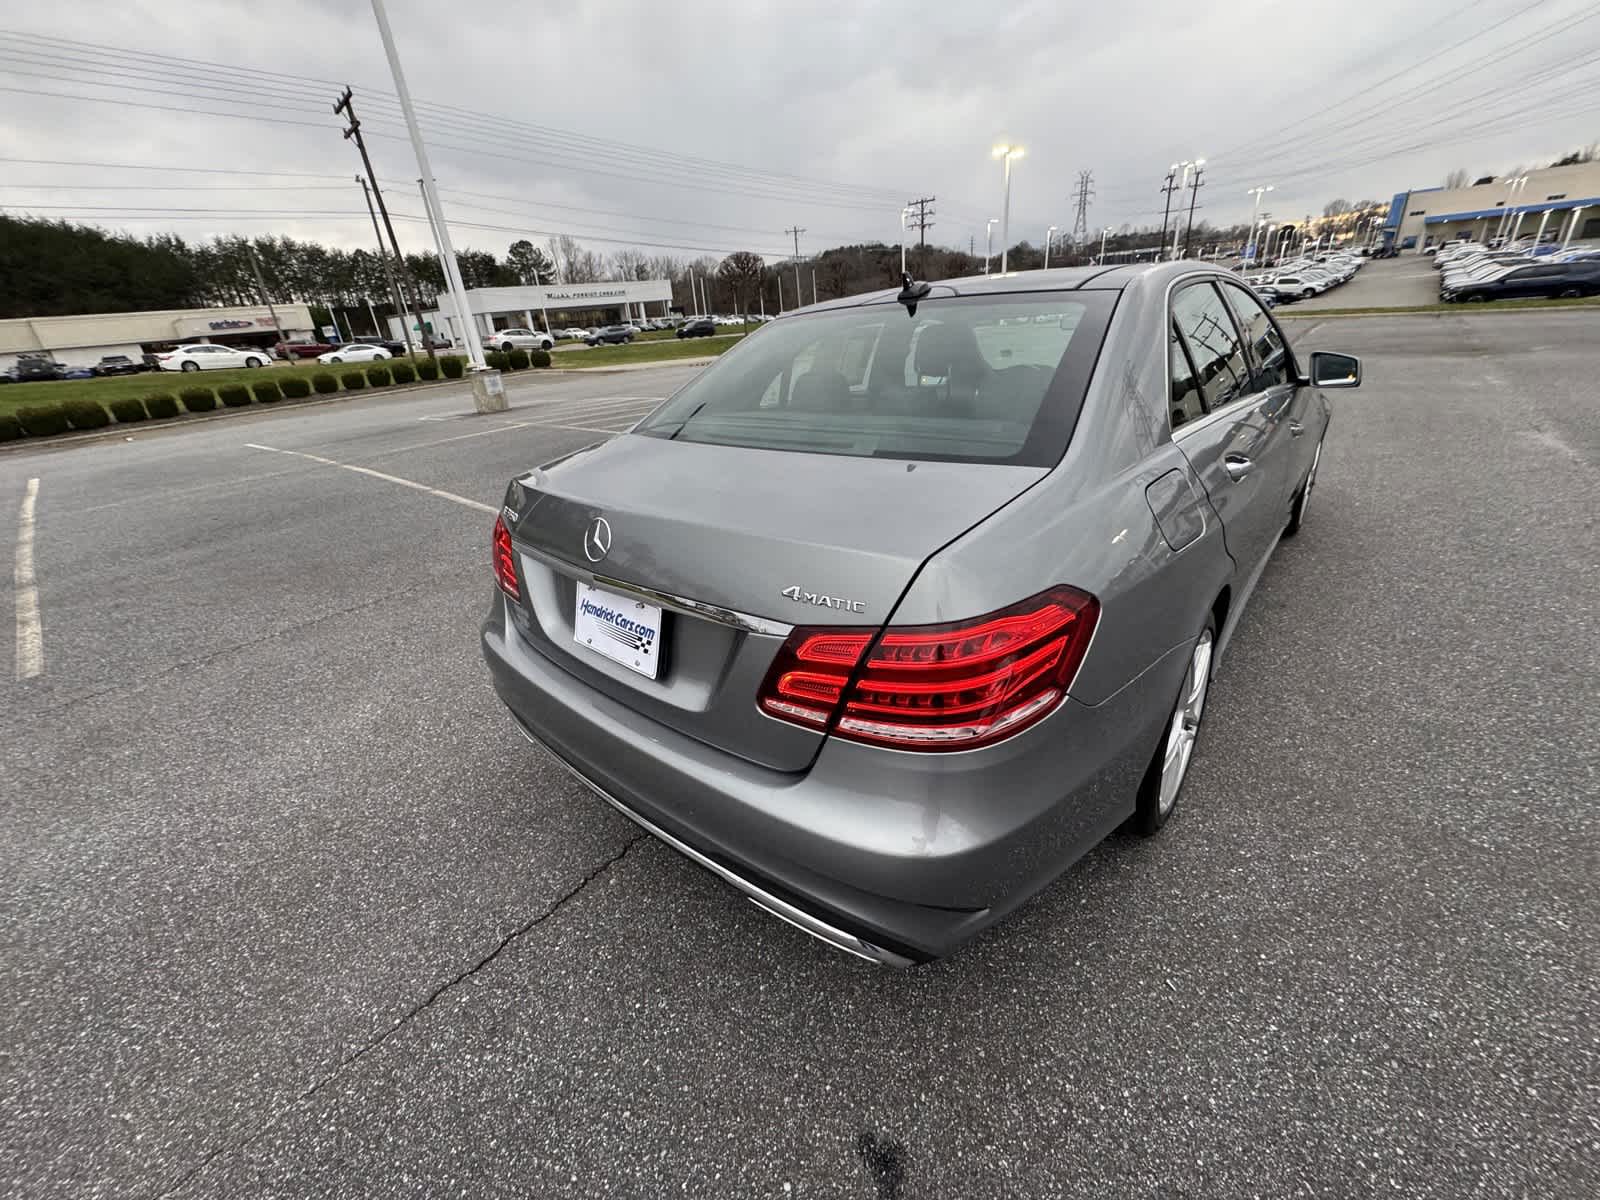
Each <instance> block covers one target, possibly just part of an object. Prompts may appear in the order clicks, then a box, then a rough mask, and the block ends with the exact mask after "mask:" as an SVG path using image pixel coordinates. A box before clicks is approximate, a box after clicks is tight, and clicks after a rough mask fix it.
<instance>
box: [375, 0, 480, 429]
mask: <svg viewBox="0 0 1600 1200" xmlns="http://www.w3.org/2000/svg"><path fill="white" fill-rule="evenodd" d="M372 15H373V17H375V18H376V19H377V22H378V35H379V37H381V38H382V39H383V52H384V54H385V55H386V56H388V59H389V73H390V74H391V75H393V76H394V90H395V96H396V98H397V99H398V100H399V101H400V111H401V113H402V115H404V117H405V119H406V131H407V132H408V133H409V134H410V135H411V149H412V151H413V152H414V153H415V154H416V156H417V169H418V170H419V171H420V172H421V173H422V190H423V192H425V193H426V195H427V198H428V208H429V210H430V211H431V212H432V213H433V215H434V217H435V219H436V220H437V221H438V225H439V249H440V251H442V252H443V255H444V262H443V264H442V265H443V267H444V277H445V282H446V284H448V285H449V288H450V296H451V298H452V299H453V300H454V301H455V302H456V311H457V312H458V313H460V314H461V320H462V323H463V324H467V323H468V322H470V320H471V310H470V308H469V307H468V304H467V286H466V284H465V283H463V282H462V281H461V268H460V267H459V266H457V264H456V252H455V247H454V246H452V245H451V244H450V227H449V225H448V224H447V223H446V222H445V219H444V205H443V204H441V203H440V202H439V190H438V189H437V188H436V187H434V184H433V165H432V164H431V163H430V162H429V161H428V148H427V146H425V145H423V142H422V130H421V129H419V128H418V127H417V114H416V112H415V110H413V109H412V107H411V91H410V89H409V88H408V87H407V86H406V74H405V71H404V70H403V69H402V68H401V66H400V54H399V51H397V50H396V49H395V45H394V34H393V32H392V31H391V30H390V29H389V14H388V13H387V12H385V11H384V8H383V0H372ZM471 333H472V335H473V336H469V337H468V338H467V358H468V359H469V360H470V361H471V363H472V369H473V370H474V371H475V372H482V371H487V370H488V369H489V365H488V364H487V363H486V362H484V360H483V346H482V345H481V344H480V343H479V339H478V337H477V336H476V334H477V330H475V329H474V330H472V331H471ZM429 353H430V354H431V353H432V346H431V344H430V345H429ZM496 382H498V379H497V380H496ZM474 395H475V397H476V398H477V400H478V407H479V408H481V409H482V410H483V411H490V410H493V409H504V408H505V406H506V403H505V391H504V390H503V388H496V387H492V386H491V387H487V388H486V389H485V390H484V391H483V392H481V393H480V392H478V390H477V389H476V388H474ZM496 402H497V403H496Z"/></svg>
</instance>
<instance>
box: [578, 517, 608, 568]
mask: <svg viewBox="0 0 1600 1200" xmlns="http://www.w3.org/2000/svg"><path fill="white" fill-rule="evenodd" d="M610 553H611V523H610V522H609V521H607V520H606V519H605V518H604V517H596V518H595V519H594V520H592V521H590V522H589V529H588V531H587V532H586V533H585V534H584V535H583V556H584V557H585V558H587V559H588V560H589V561H590V562H599V561H600V560H601V559H602V558H604V557H605V556H606V555H608V554H610Z"/></svg>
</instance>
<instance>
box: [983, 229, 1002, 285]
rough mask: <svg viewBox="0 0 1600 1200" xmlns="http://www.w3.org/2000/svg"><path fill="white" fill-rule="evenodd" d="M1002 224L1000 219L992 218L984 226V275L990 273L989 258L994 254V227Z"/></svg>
mask: <svg viewBox="0 0 1600 1200" xmlns="http://www.w3.org/2000/svg"><path fill="white" fill-rule="evenodd" d="M999 223H1000V218H999V217H990V218H989V219H988V221H986V222H985V223H984V226H983V273H984V274H985V275H987V274H988V273H989V258H990V256H991V255H993V254H994V227H995V226H996V225H998V224H999Z"/></svg>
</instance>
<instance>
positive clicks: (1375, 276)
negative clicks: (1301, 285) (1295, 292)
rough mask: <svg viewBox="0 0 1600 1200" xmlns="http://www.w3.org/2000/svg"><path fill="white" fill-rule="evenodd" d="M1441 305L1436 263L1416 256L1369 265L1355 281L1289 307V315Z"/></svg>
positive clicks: (1365, 265) (1286, 308)
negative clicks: (1337, 309) (1327, 310)
mask: <svg viewBox="0 0 1600 1200" xmlns="http://www.w3.org/2000/svg"><path fill="white" fill-rule="evenodd" d="M1437 303H1439V272H1438V271H1436V270H1434V266H1433V259H1431V258H1420V257H1418V256H1417V255H1415V254H1403V255H1401V256H1400V257H1399V258H1381V259H1373V260H1370V261H1368V262H1367V263H1366V264H1364V265H1363V266H1362V268H1361V269H1360V270H1359V271H1357V272H1356V274H1355V278H1353V279H1351V280H1350V281H1349V282H1348V283H1344V284H1341V285H1340V286H1339V287H1336V288H1334V289H1333V290H1332V291H1327V292H1323V293H1322V295H1320V296H1313V297H1311V299H1309V300H1297V301H1295V302H1294V304H1293V305H1289V306H1285V311H1289V312H1314V311H1316V310H1317V309H1321V308H1410V307H1414V306H1416V305H1419V304H1437Z"/></svg>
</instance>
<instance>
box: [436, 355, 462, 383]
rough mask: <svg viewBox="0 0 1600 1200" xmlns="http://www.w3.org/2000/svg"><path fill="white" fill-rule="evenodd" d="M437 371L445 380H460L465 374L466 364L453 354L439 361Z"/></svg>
mask: <svg viewBox="0 0 1600 1200" xmlns="http://www.w3.org/2000/svg"><path fill="white" fill-rule="evenodd" d="M439 369H440V370H441V371H443V372H444V377H445V378H446V379H460V378H461V377H462V376H463V375H465V374H466V372H467V368H466V364H465V363H463V362H462V361H461V360H460V359H459V358H457V357H456V356H455V355H453V354H452V355H451V356H450V357H449V358H441V359H440V360H439Z"/></svg>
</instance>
